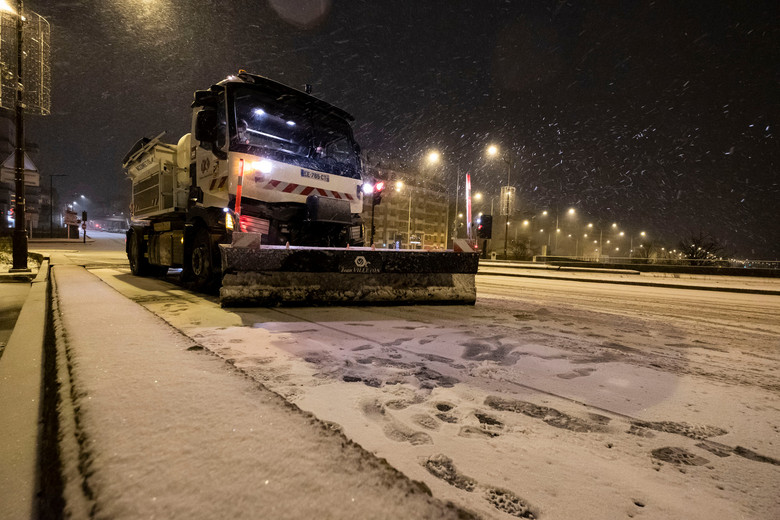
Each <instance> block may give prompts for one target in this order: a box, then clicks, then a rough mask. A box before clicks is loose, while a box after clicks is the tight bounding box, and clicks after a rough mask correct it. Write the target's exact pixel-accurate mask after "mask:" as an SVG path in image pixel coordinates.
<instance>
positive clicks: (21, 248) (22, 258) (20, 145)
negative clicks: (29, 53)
mask: <svg viewBox="0 0 780 520" xmlns="http://www.w3.org/2000/svg"><path fill="white" fill-rule="evenodd" d="M22 4H23V2H22V0H19V1H18V2H17V6H18V7H17V11H16V99H15V101H14V109H15V111H16V150H15V152H16V156H15V158H14V159H15V160H16V177H15V179H14V180H15V183H16V208H15V209H14V233H13V241H12V243H13V264H12V271H28V270H29V269H28V268H27V231H26V229H27V214H26V208H25V196H24V117H23V114H24V99H23V95H24V84H23V83H22V71H23V68H22V56H23V52H22V33H23V23H24V22H23V21H22V7H23V5H22Z"/></svg>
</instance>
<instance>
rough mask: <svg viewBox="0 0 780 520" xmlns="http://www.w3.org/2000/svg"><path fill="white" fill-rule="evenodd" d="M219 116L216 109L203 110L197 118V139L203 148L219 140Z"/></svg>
mask: <svg viewBox="0 0 780 520" xmlns="http://www.w3.org/2000/svg"><path fill="white" fill-rule="evenodd" d="M218 127H219V116H218V115H217V111H216V110H201V111H200V112H198V115H197V117H196V119H195V139H197V140H198V141H200V145H201V146H202V147H203V148H208V147H209V146H207V145H211V144H214V143H216V142H217V137H218V131H217V129H218Z"/></svg>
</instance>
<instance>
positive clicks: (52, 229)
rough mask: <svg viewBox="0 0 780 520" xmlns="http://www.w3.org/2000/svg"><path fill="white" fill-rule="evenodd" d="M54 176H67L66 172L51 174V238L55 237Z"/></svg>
mask: <svg viewBox="0 0 780 520" xmlns="http://www.w3.org/2000/svg"><path fill="white" fill-rule="evenodd" d="M54 177H67V175H65V174H64V173H56V174H55V173H52V174H50V175H49V238H54V182H53V179H54Z"/></svg>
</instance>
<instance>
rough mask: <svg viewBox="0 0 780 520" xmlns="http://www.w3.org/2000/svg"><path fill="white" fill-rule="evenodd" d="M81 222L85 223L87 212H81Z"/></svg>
mask: <svg viewBox="0 0 780 520" xmlns="http://www.w3.org/2000/svg"><path fill="white" fill-rule="evenodd" d="M81 221H82V222H86V221H87V212H86V211H82V212H81Z"/></svg>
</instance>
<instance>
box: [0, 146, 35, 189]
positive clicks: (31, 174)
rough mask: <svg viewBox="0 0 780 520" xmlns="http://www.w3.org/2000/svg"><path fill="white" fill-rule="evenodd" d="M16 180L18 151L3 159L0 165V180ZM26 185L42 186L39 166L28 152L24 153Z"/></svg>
mask: <svg viewBox="0 0 780 520" xmlns="http://www.w3.org/2000/svg"><path fill="white" fill-rule="evenodd" d="M15 180H16V152H12V153H11V155H9V156H8V158H6V160H5V161H3V164H2V166H0V182H14V181H15ZM24 185H25V186H40V185H41V176H40V174H39V173H38V168H37V167H36V166H35V163H33V162H32V161H31V160H30V158H29V157H28V156H27V154H24Z"/></svg>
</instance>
